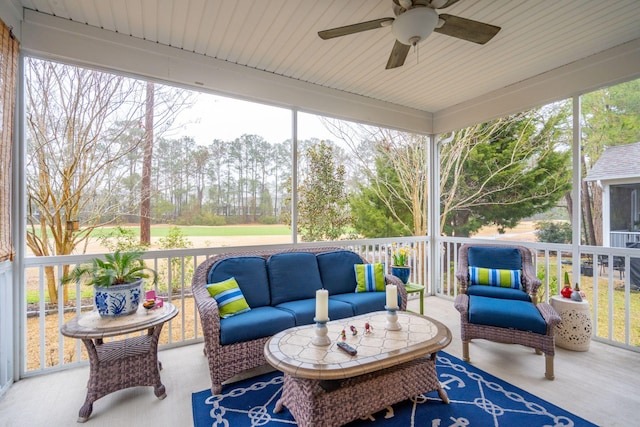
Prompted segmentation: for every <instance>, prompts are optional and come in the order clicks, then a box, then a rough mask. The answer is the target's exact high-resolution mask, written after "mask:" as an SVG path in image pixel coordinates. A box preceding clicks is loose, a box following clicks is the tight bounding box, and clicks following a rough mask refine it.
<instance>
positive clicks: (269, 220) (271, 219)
mask: <svg viewBox="0 0 640 427" xmlns="http://www.w3.org/2000/svg"><path fill="white" fill-rule="evenodd" d="M258 222H259V223H260V224H264V225H273V224H277V223H278V219H277V218H276V217H275V216H273V215H263V216H261V217H259V218H258Z"/></svg>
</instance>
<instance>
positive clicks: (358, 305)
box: [329, 292, 402, 316]
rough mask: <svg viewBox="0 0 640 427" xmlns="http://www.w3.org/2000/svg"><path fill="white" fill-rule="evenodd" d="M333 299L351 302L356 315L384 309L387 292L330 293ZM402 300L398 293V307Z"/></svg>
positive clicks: (330, 297) (330, 298) (330, 299)
mask: <svg viewBox="0 0 640 427" xmlns="http://www.w3.org/2000/svg"><path fill="white" fill-rule="evenodd" d="M331 301H342V302H346V303H348V304H351V306H352V307H353V314H354V316H358V315H360V314H366V313H371V312H372V311H382V310H384V306H385V305H386V304H387V295H386V292H359V293H354V292H352V293H350V294H338V295H330V296H329V303H331ZM401 302H402V298H401V297H400V295H398V307H399V306H400V303H401Z"/></svg>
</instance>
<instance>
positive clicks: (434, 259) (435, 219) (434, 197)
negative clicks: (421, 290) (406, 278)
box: [427, 134, 440, 295]
mask: <svg viewBox="0 0 640 427" xmlns="http://www.w3.org/2000/svg"><path fill="white" fill-rule="evenodd" d="M428 197H429V205H428V209H429V212H428V213H429V216H428V217H429V230H428V232H427V236H428V237H429V260H428V263H427V268H428V269H429V284H430V285H431V291H430V292H429V294H430V295H435V293H436V289H437V288H438V285H439V283H438V281H439V280H440V150H439V140H438V137H437V135H433V134H431V135H429V196H428Z"/></svg>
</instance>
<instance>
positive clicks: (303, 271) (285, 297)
mask: <svg viewBox="0 0 640 427" xmlns="http://www.w3.org/2000/svg"><path fill="white" fill-rule="evenodd" d="M267 270H268V274H269V287H270V291H271V305H274V306H275V305H278V304H281V303H283V302H288V301H297V300H302V299H307V298H315V297H316V291H317V290H318V289H322V280H320V270H318V262H317V261H316V256H315V255H314V254H312V253H310V252H288V253H281V254H276V255H272V256H271V257H269V260H268V261H267Z"/></svg>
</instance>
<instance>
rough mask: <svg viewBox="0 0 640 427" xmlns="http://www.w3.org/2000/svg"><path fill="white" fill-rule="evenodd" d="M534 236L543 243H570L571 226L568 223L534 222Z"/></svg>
mask: <svg viewBox="0 0 640 427" xmlns="http://www.w3.org/2000/svg"><path fill="white" fill-rule="evenodd" d="M536 230H537V231H536V236H538V241H539V242H544V243H571V233H572V230H571V224H569V223H568V222H553V221H540V222H536Z"/></svg>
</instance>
